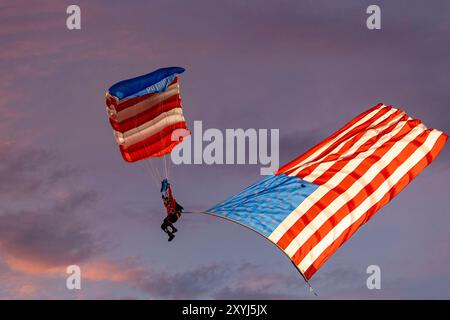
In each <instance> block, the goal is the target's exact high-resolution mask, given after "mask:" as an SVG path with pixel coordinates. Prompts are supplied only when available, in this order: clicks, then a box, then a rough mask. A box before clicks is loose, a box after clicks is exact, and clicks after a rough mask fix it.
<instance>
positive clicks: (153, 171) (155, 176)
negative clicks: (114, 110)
mask: <svg viewBox="0 0 450 320" xmlns="http://www.w3.org/2000/svg"><path fill="white" fill-rule="evenodd" d="M137 115H138V110H137V108H136V107H135V110H134V114H133V118H134V126H135V128H136V129H137V131H138V133H139V134H141V130H140V128H139V127H140V126H139V125H138V123H137V118H136V116H137ZM144 141H145V140H144ZM147 147H148V146H147V143H145V142H144V148H145V149H147ZM150 161H151V160H150V159H147V160H144V161H143V162H144V167H145V168H146V169H147V172H148V173H149V175H150V177H151V178H152V180H153V181H154V182H155V184H156V186H157V187H159V184H160V181H161V180H162V179H161V174H160V173H159V170H158V168H156V167H155V166H153V164H152V163H151V162H150Z"/></svg>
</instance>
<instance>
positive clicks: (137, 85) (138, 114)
mask: <svg viewBox="0 0 450 320" xmlns="http://www.w3.org/2000/svg"><path fill="white" fill-rule="evenodd" d="M184 71H185V70H184V69H183V68H181V67H168V68H162V69H158V70H156V71H153V72H151V73H148V74H145V75H142V76H139V77H136V78H132V79H127V80H123V81H120V82H118V83H116V84H114V85H113V86H111V87H110V88H109V89H108V91H107V92H106V106H107V107H106V110H107V114H108V119H109V122H110V124H111V127H112V129H113V133H114V137H115V139H116V142H117V144H118V145H119V150H120V152H121V155H122V157H123V159H124V160H125V161H127V162H136V161H141V160H146V159H149V158H155V157H163V159H164V167H165V169H166V176H167V175H168V172H167V170H168V169H167V168H168V166H169V165H170V161H166V159H165V158H164V156H165V155H167V154H170V152H171V151H172V149H173V148H174V147H175V146H176V145H177V144H179V143H181V142H182V141H183V138H184V137H186V136H188V135H189V134H190V133H189V131H188V130H187V126H186V121H185V119H184V116H183V110H182V106H181V96H180V87H179V75H180V74H181V73H183V72H184ZM177 130H178V131H177ZM150 164H151V162H150ZM152 172H153V173H155V172H156V174H157V175H159V177H155V178H156V179H159V180H161V174H160V173H159V170H158V168H157V167H155V166H152Z"/></svg>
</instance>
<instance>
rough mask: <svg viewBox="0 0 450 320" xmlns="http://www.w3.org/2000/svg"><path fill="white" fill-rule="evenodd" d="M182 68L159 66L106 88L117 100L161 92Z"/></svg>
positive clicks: (182, 70) (181, 71)
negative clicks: (159, 67) (156, 68)
mask: <svg viewBox="0 0 450 320" xmlns="http://www.w3.org/2000/svg"><path fill="white" fill-rule="evenodd" d="M184 70H185V69H184V68H181V67H168V68H161V69H158V70H155V71H153V72H150V73H147V74H144V75H142V76H139V77H136V78H131V79H127V80H122V81H120V82H117V83H116V84H114V85H112V86H111V87H110V88H109V89H108V92H109V94H110V95H112V96H115V97H117V98H118V99H119V100H122V99H125V98H132V97H138V96H142V95H144V94H148V93H159V92H163V91H164V90H166V88H167V86H168V85H169V84H170V83H171V82H172V81H173V79H174V78H175V77H176V75H177V74H180V73H183V72H184Z"/></svg>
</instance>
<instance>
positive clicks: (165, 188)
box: [161, 179, 184, 241]
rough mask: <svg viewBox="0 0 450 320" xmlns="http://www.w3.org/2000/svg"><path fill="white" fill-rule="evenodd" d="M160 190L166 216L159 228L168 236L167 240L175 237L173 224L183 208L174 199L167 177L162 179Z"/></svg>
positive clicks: (175, 230) (175, 229)
mask: <svg viewBox="0 0 450 320" xmlns="http://www.w3.org/2000/svg"><path fill="white" fill-rule="evenodd" d="M161 192H162V193H163V194H162V199H163V203H164V207H165V208H166V211H167V217H165V218H164V220H163V223H162V224H161V229H162V230H163V231H164V232H165V233H167V235H168V236H169V239H168V241H172V240H173V238H175V235H174V233H175V232H177V231H178V229H177V228H175V226H174V225H173V224H174V223H175V222H177V221H178V219H179V218H180V216H181V212H182V211H183V209H184V208H183V207H182V206H181V205H180V204H178V203H177V202H176V201H175V198H174V197H173V194H172V188H171V187H170V183H168V182H167V179H164V180H163V181H162V185H161Z"/></svg>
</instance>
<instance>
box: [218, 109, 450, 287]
mask: <svg viewBox="0 0 450 320" xmlns="http://www.w3.org/2000/svg"><path fill="white" fill-rule="evenodd" d="M446 141H447V135H446V134H445V133H443V132H441V131H438V130H434V129H427V128H426V127H425V126H424V125H423V124H422V123H421V121H420V120H417V119H412V118H410V117H409V116H408V115H407V114H406V113H405V112H403V111H401V110H398V109H396V108H393V107H390V106H385V105H382V104H379V105H377V106H375V107H373V108H372V109H370V110H368V111H366V112H364V113H362V114H361V115H359V116H358V117H356V118H354V119H353V120H351V121H350V122H349V123H347V124H346V125H345V126H344V127H343V128H341V129H340V130H339V131H337V132H336V133H334V134H333V135H331V136H330V137H329V138H327V139H325V140H324V141H322V142H321V143H319V144H318V145H316V146H314V147H313V148H311V149H310V150H309V151H307V152H306V153H305V154H303V155H301V156H299V157H298V158H296V159H294V160H292V161H291V162H289V163H287V164H286V165H284V166H282V167H281V168H280V169H279V170H278V171H277V172H276V173H275V175H274V176H271V177H267V178H264V179H262V180H261V181H259V182H257V183H256V184H254V185H252V186H250V187H248V188H247V189H245V190H244V191H242V192H241V193H239V194H237V195H235V196H233V197H231V198H230V199H228V200H226V201H224V202H222V203H220V204H218V205H216V206H215V207H213V208H211V209H210V211H211V213H213V214H216V215H219V216H222V217H224V218H227V219H230V220H233V221H235V222H238V223H240V224H243V225H246V226H248V227H250V228H252V229H253V230H255V231H257V232H258V233H260V234H262V235H263V236H265V237H267V238H268V239H269V240H270V241H272V242H273V243H275V244H276V245H277V246H278V247H279V248H280V249H281V250H283V251H284V252H285V253H286V255H287V256H288V257H289V258H290V259H291V260H292V262H293V263H294V264H295V265H296V266H297V268H298V269H299V270H300V272H301V273H302V274H303V275H304V277H305V278H306V279H310V278H311V277H312V276H313V275H314V273H315V272H316V271H317V270H318V269H319V268H320V267H321V266H322V265H323V264H324V263H325V262H326V261H327V260H328V258H329V257H330V256H331V255H332V254H333V253H334V252H335V251H336V250H337V249H338V248H339V247H340V246H341V245H342V244H343V243H344V242H345V241H347V240H348V239H349V238H350V237H351V236H352V235H353V234H354V233H355V232H356V231H357V230H358V229H359V228H360V227H361V226H362V225H363V224H364V223H366V222H367V221H368V220H369V219H370V218H371V217H372V216H373V215H374V214H375V213H376V212H377V211H378V210H379V209H380V208H381V207H383V206H384V205H385V204H387V203H388V202H389V201H390V200H391V199H392V198H394V197H395V196H396V195H397V194H398V193H399V192H400V191H401V190H402V189H403V188H404V187H405V186H406V185H407V184H408V183H409V182H411V181H412V180H413V179H414V178H415V177H416V176H417V175H418V174H419V172H421V171H422V170H423V169H424V168H425V167H426V166H427V165H428V164H429V163H431V162H432V161H433V160H434V159H435V158H436V156H437V155H438V154H439V152H440V151H441V149H442V147H443V146H444V144H445V142H446Z"/></svg>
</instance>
